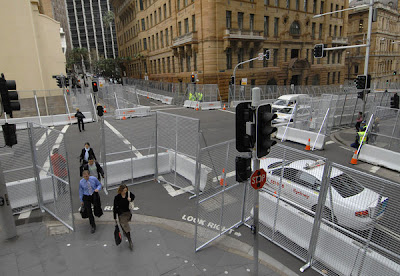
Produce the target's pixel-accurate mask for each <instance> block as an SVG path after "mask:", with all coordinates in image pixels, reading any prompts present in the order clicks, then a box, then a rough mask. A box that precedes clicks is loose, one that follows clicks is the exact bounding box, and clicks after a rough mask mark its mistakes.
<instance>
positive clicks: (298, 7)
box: [296, 0, 300, 11]
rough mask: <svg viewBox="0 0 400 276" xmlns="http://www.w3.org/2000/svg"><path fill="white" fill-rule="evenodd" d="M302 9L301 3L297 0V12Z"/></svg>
mask: <svg viewBox="0 0 400 276" xmlns="http://www.w3.org/2000/svg"><path fill="white" fill-rule="evenodd" d="M299 9H300V1H299V0H296V11H298V10H299Z"/></svg>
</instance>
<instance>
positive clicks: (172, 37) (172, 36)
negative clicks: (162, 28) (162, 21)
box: [169, 26, 174, 43]
mask: <svg viewBox="0 0 400 276" xmlns="http://www.w3.org/2000/svg"><path fill="white" fill-rule="evenodd" d="M169 29H170V31H171V43H173V39H174V35H173V32H172V26H171V27H170V28H169Z"/></svg>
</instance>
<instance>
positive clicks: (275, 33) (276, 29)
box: [274, 17, 279, 36]
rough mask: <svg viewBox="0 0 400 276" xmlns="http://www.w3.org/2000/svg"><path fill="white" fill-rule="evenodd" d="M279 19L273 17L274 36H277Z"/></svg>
mask: <svg viewBox="0 0 400 276" xmlns="http://www.w3.org/2000/svg"><path fill="white" fill-rule="evenodd" d="M278 24H279V18H278V17H275V18H274V36H278V31H279V26H278Z"/></svg>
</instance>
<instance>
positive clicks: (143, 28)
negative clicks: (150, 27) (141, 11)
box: [142, 18, 146, 31]
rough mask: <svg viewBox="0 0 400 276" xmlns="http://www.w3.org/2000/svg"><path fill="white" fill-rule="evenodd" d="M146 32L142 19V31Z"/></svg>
mask: <svg viewBox="0 0 400 276" xmlns="http://www.w3.org/2000/svg"><path fill="white" fill-rule="evenodd" d="M145 30H146V25H145V24H144V18H142V31H145Z"/></svg>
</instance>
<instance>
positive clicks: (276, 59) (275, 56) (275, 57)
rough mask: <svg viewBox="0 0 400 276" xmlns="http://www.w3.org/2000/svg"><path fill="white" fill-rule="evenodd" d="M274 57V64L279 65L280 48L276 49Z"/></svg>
mask: <svg viewBox="0 0 400 276" xmlns="http://www.w3.org/2000/svg"><path fill="white" fill-rule="evenodd" d="M273 59H274V66H278V49H274V54H273Z"/></svg>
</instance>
